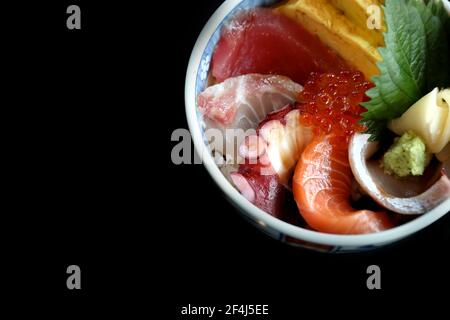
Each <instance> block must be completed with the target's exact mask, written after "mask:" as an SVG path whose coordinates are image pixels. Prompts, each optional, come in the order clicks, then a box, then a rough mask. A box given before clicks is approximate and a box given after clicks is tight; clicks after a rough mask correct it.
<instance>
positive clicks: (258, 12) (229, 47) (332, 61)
mask: <svg viewBox="0 0 450 320" xmlns="http://www.w3.org/2000/svg"><path fill="white" fill-rule="evenodd" d="M349 69H351V68H349V66H348V65H347V64H346V63H345V62H344V60H342V58H340V57H339V56H338V55H337V54H336V53H335V52H334V51H332V50H331V49H330V48H328V47H327V46H325V45H324V44H323V43H322V42H320V40H319V39H318V38H317V37H316V36H315V35H313V34H311V33H309V32H308V31H307V30H306V29H305V28H303V27H302V26H301V25H299V24H298V23H297V22H295V21H293V20H291V19H290V18H288V17H286V16H283V15H281V14H279V13H276V12H273V11H272V10H270V9H266V8H257V9H252V10H249V11H246V12H243V13H240V14H238V16H237V17H236V18H235V19H233V20H232V21H231V22H230V23H229V24H228V25H227V26H225V27H224V29H223V31H222V34H221V38H220V40H219V43H218V45H217V47H216V50H215V52H214V55H213V57H212V74H213V76H214V77H215V78H216V79H217V80H218V81H219V82H221V81H224V80H225V79H227V78H230V77H233V76H238V75H242V74H248V73H262V74H279V75H284V76H287V77H290V78H291V79H292V80H294V81H295V82H297V83H300V84H304V83H305V81H306V80H307V78H308V77H309V75H310V73H311V72H319V73H324V72H337V71H340V70H349Z"/></svg>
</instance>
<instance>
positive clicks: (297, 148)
mask: <svg viewBox="0 0 450 320" xmlns="http://www.w3.org/2000/svg"><path fill="white" fill-rule="evenodd" d="M311 138H312V129H311V128H310V127H306V126H304V125H302V123H301V116H300V110H298V109H294V107H293V106H292V105H289V106H286V107H285V108H283V109H281V110H280V111H277V112H274V113H272V114H269V115H268V116H267V118H266V119H265V120H264V121H263V122H262V123H261V124H260V125H259V127H258V134H257V135H255V136H249V137H247V138H246V139H245V140H244V142H243V144H242V145H241V147H240V155H241V156H242V157H243V158H244V159H248V160H252V158H258V157H261V156H265V157H266V158H267V162H268V163H269V164H270V165H271V168H272V169H273V171H275V173H276V174H277V175H278V177H279V179H280V182H281V183H282V184H283V185H284V186H286V187H288V185H289V180H290V178H291V177H292V173H293V171H294V168H295V164H296V163H297V161H298V159H299V158H300V156H301V154H302V152H303V150H304V148H305V147H306V146H307V145H308V143H309V142H310V141H311ZM255 142H257V143H255Z"/></svg>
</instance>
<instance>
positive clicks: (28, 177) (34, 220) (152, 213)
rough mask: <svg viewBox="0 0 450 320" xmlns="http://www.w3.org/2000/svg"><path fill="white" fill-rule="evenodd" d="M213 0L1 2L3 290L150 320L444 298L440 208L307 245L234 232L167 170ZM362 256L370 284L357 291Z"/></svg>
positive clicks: (447, 274) (240, 222)
mask: <svg viewBox="0 0 450 320" xmlns="http://www.w3.org/2000/svg"><path fill="white" fill-rule="evenodd" d="M220 3H221V1H206V0H202V1H180V3H175V2H173V3H172V2H159V3H158V4H156V3H152V4H150V2H148V4H147V5H145V6H144V4H143V2H142V3H138V2H137V1H136V2H126V1H122V2H110V1H95V4H94V1H90V2H88V1H84V0H83V1H80V0H78V1H75V0H74V1H70V2H69V1H57V2H56V1H55V2H54V3H51V2H33V3H30V4H27V5H25V4H21V5H18V6H17V7H15V8H14V9H11V11H6V12H7V13H8V12H12V13H15V15H14V19H12V20H13V21H11V22H9V20H8V25H7V28H6V29H4V30H7V31H8V32H6V37H7V38H8V40H9V39H10V40H11V45H10V46H7V48H8V49H10V50H6V51H7V53H10V54H11V56H9V55H8V59H6V60H5V61H6V62H7V65H8V67H9V68H11V70H9V68H8V71H11V72H10V73H8V79H9V81H8V83H9V85H8V86H7V87H5V95H6V94H8V95H11V98H12V99H11V100H10V101H12V102H11V103H9V104H8V106H11V107H10V108H8V110H10V111H12V113H13V115H12V116H11V118H9V119H11V121H8V122H9V124H10V125H11V127H12V131H9V134H8V135H7V137H11V139H10V140H9V141H14V142H13V143H12V149H13V150H14V151H12V152H11V153H9V155H10V158H11V166H10V167H8V168H9V170H8V172H9V173H11V175H12V179H11V183H10V184H9V185H8V193H7V194H6V195H5V196H6V197H7V198H8V200H9V201H11V204H12V206H10V207H9V206H8V207H9V208H10V209H8V210H7V215H8V218H9V219H11V222H8V223H5V226H6V227H7V229H8V231H12V234H11V235H9V233H5V234H8V236H7V237H6V238H7V239H6V240H5V242H4V243H5V247H6V250H8V252H9V251H10V252H11V253H12V256H11V259H5V262H4V266H6V267H9V268H8V270H9V271H8V272H11V276H7V278H8V280H11V282H12V284H13V288H14V289H17V293H18V296H19V297H21V296H23V295H27V294H30V295H32V296H34V297H41V298H42V297H45V298H44V299H46V301H47V302H48V301H58V305H60V306H63V307H65V308H66V310H71V312H80V310H82V309H83V307H85V306H95V307H97V310H100V312H106V311H112V312H115V310H117V309H122V308H123V309H125V310H127V312H134V311H137V310H139V311H141V312H142V311H143V312H144V313H146V314H148V315H151V314H155V313H156V312H164V313H165V316H164V317H162V318H163V319H166V318H167V319H182V318H181V317H180V316H179V312H180V308H181V307H182V306H185V305H187V304H198V305H216V306H223V305H225V304H236V303H242V304H269V305H270V308H271V311H272V314H273V318H274V319H287V318H289V317H286V315H288V314H290V315H295V316H298V315H301V314H302V313H303V312H304V311H305V310H307V309H309V310H316V311H317V312H318V313H319V314H320V313H322V312H326V311H327V309H328V307H329V306H331V305H333V304H334V303H336V305H345V306H347V307H346V308H353V305H352V304H354V303H355V301H356V300H355V299H357V298H358V301H360V300H361V299H362V300H363V302H364V301H365V302H366V303H367V305H368V306H370V305H372V306H373V305H374V304H377V305H379V304H380V302H379V301H378V299H381V298H384V297H388V300H386V301H385V302H383V303H384V304H385V305H387V306H394V307H395V306H399V305H400V302H399V299H400V298H405V297H406V298H410V300H409V301H417V300H418V299H419V298H418V297H420V299H423V298H424V297H433V298H434V297H435V296H436V297H437V292H438V291H444V292H445V291H447V292H448V290H449V288H450V286H449V285H450V281H449V280H450V268H449V267H450V264H449V262H448V255H449V246H450V217H449V216H448V215H447V216H446V217H445V218H443V219H441V221H439V223H436V224H434V225H433V226H431V227H430V228H427V229H426V230H424V231H422V232H419V233H418V234H417V235H416V236H415V237H413V238H411V239H408V240H406V241H403V242H401V243H398V244H396V245H393V246H390V247H388V248H385V249H382V250H379V251H375V252H371V253H363V254H351V255H327V254H320V253H315V252H311V251H307V250H303V249H298V248H293V247H290V246H287V245H284V244H281V243H279V242H277V241H275V240H272V239H270V238H269V237H267V236H265V235H264V234H262V233H261V232H260V231H258V230H256V229H255V228H254V227H252V226H251V225H249V224H248V223H247V222H246V221H245V220H244V219H243V218H242V217H241V216H240V214H239V213H238V212H236V211H235V209H234V208H233V207H232V206H231V205H230V204H229V203H228V202H227V200H226V199H225V198H224V197H223V196H222V194H221V192H220V190H219V189H218V188H217V187H216V186H215V184H214V182H213V181H212V179H210V177H209V175H208V174H207V172H206V170H205V169H204V168H203V167H202V166H201V165H190V166H176V165H173V164H172V163H171V158H170V153H171V150H172V148H173V146H174V145H175V142H172V141H171V134H172V132H173V130H174V129H177V128H187V124H186V120H185V113H184V81H185V72H186V68H187V63H188V60H189V56H190V52H191V50H192V48H193V46H194V43H195V40H196V38H197V36H198V34H199V33H200V31H201V28H202V27H203V25H204V24H205V23H206V21H207V19H208V17H209V16H210V15H211V14H212V13H213V12H214V10H215V9H216V8H217V7H218V6H219V5H220ZM70 4H78V5H80V7H81V10H82V30H72V31H69V30H67V28H66V25H65V23H66V18H67V15H66V13H65V11H66V8H67V6H68V5H70ZM11 132H12V134H11ZM12 137H14V140H12ZM7 140H8V139H7ZM71 264H77V265H79V266H80V267H81V270H82V290H80V291H69V290H67V289H66V284H65V281H66V277H67V275H66V268H67V266H69V265H71ZM372 264H377V265H379V266H380V267H381V270H382V290H380V291H369V290H367V288H366V279H367V275H366V268H367V266H369V265H372ZM30 273H31V274H33V276H32V277H31V278H32V279H30ZM12 296H15V295H12ZM442 296H443V295H441V297H442ZM444 296H445V295H444ZM125 301H128V302H131V304H125ZM128 302H127V303H128ZM436 304H438V303H437V302H436ZM419 305H420V304H417V305H416V304H408V306H409V308H411V307H413V308H415V307H416V306H419ZM41 306H43V307H44V308H45V307H46V306H49V307H51V306H50V305H48V304H41ZM150 306H152V307H150ZM344 311H345V312H344V314H346V313H347V312H348V311H347V309H345V310H344ZM282 315H283V316H282Z"/></svg>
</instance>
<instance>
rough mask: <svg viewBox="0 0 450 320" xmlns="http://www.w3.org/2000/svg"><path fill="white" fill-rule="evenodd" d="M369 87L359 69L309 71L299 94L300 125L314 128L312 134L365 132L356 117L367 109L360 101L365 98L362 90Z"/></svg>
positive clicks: (364, 90) (344, 134)
mask: <svg viewBox="0 0 450 320" xmlns="http://www.w3.org/2000/svg"><path fill="white" fill-rule="evenodd" d="M371 87H373V84H372V83H371V82H369V81H366V80H365V77H364V75H363V74H362V73H361V72H358V71H341V72H340V73H337V74H333V73H324V74H318V73H311V75H310V78H309V80H308V81H307V82H306V83H305V86H304V90H303V91H302V93H301V94H300V97H299V102H300V105H299V109H300V112H301V121H302V124H304V125H306V126H312V127H314V133H315V134H329V133H333V134H336V135H338V136H345V137H347V138H348V137H350V136H351V135H352V134H353V133H354V132H361V131H364V130H365V128H364V127H363V126H362V125H360V124H359V120H361V119H362V117H361V113H363V112H365V111H366V109H365V108H363V107H362V106H360V103H361V102H364V101H367V99H368V98H367V96H366V95H365V92H366V91H367V90H368V89H370V88H371Z"/></svg>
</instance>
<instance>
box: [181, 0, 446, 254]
mask: <svg viewBox="0 0 450 320" xmlns="http://www.w3.org/2000/svg"><path fill="white" fill-rule="evenodd" d="M449 12H450V3H449V2H448V1H447V0H444V1H442V0H439V1H438V0H289V1H269V0H266V1H264V0H260V1H257V0H244V1H238V0H227V1H225V2H224V3H223V5H222V6H221V7H220V8H219V9H218V10H217V11H216V12H215V13H214V15H213V16H212V17H211V18H210V20H209V22H208V23H207V25H206V26H205V27H204V30H203V31H202V33H201V35H200V36H199V39H198V41H197V43H196V45H195V48H194V50H193V53H192V56H191V59H190V62H189V67H188V71H187V78H186V92H185V94H186V113H187V119H188V124H189V129H190V131H191V134H192V138H193V141H194V145H195V148H196V152H197V153H198V154H199V155H200V156H201V158H202V161H203V164H204V165H205V167H206V168H207V170H208V171H209V173H210V174H211V176H212V178H213V179H214V180H215V181H216V183H217V184H218V186H219V187H220V188H221V189H222V191H223V192H224V194H225V195H226V196H227V198H228V199H229V200H230V201H231V203H232V204H234V205H235V206H236V207H237V208H238V209H239V211H240V212H242V213H243V215H244V217H246V218H248V220H249V221H250V222H252V223H254V224H255V225H256V226H258V227H259V228H261V229H262V230H263V231H265V232H266V233H268V234H270V235H271V236H273V237H275V238H277V239H279V240H281V241H284V242H287V243H290V244H294V245H299V246H303V247H308V248H313V249H316V250H320V251H326V252H354V251H363V250H370V249H374V248H378V247H381V246H384V245H387V244H390V243H393V242H396V241H398V240H400V239H403V238H406V237H408V236H410V235H412V234H414V233H415V232H417V231H419V230H421V229H423V228H425V227H427V226H428V225H430V224H432V223H433V222H435V221H437V220H438V219H440V218H442V217H443V216H444V215H446V214H447V213H448V212H449V211H450V178H449V177H450V160H449V158H450V72H449V71H450V14H449Z"/></svg>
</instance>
